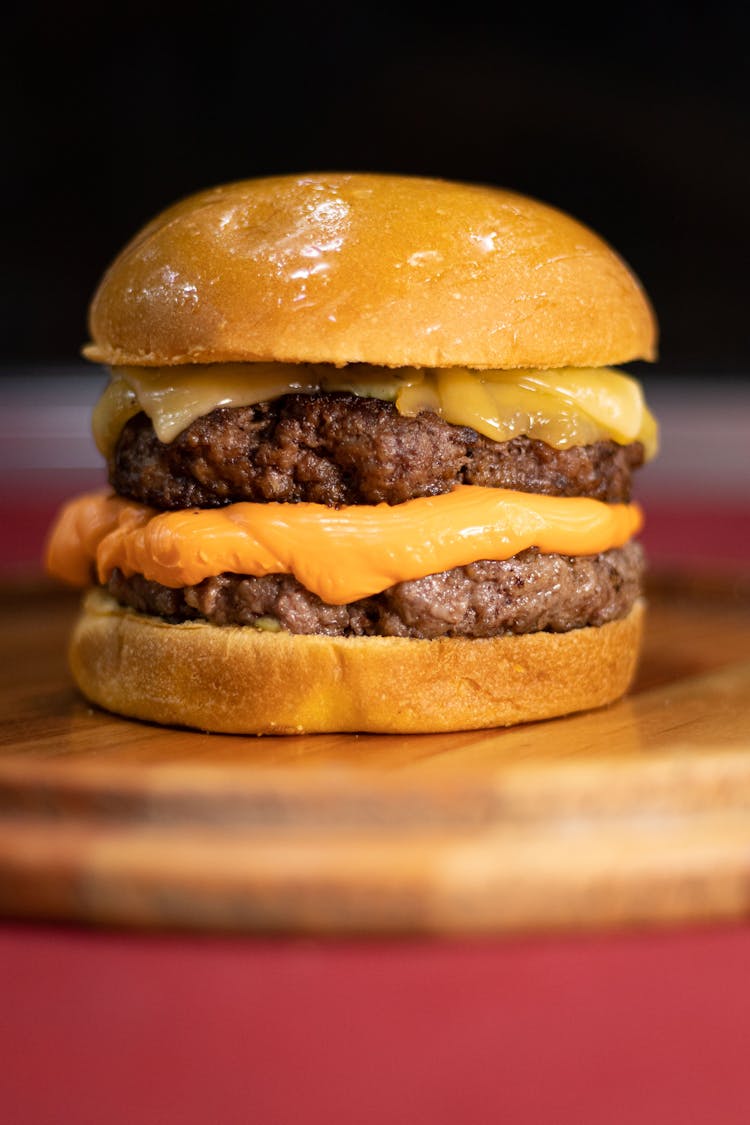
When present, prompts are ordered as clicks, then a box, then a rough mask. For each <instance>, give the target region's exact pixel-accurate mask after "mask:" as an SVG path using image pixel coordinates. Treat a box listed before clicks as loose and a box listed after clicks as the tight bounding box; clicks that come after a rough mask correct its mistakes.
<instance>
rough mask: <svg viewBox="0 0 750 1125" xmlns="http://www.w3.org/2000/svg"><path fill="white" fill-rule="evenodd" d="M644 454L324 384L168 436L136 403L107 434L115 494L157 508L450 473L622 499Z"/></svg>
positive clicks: (346, 494) (390, 486)
mask: <svg viewBox="0 0 750 1125" xmlns="http://www.w3.org/2000/svg"><path fill="white" fill-rule="evenodd" d="M643 456H644V451H643V446H642V445H641V444H640V442H633V443H632V444H630V445H625V446H623V445H618V444H617V443H616V442H614V441H600V442H596V443H594V444H593V445H588V446H573V447H571V448H569V449H555V448H553V447H552V446H549V445H547V444H546V443H544V442H542V441H538V440H534V439H531V438H528V437H515V438H513V439H511V440H510V441H506V442H495V441H493V440H492V439H491V438H488V437H485V436H483V435H482V434H478V433H477V432H476V431H475V430H473V429H471V428H470V427H467V426H456V425H453V424H451V423H449V422H445V421H443V420H442V419H441V418H439V417H438V416H437V415H436V414H433V413H430V412H423V413H421V414H418V415H416V416H415V417H405V416H403V415H401V414H399V413H398V411H397V409H396V407H395V406H394V404H393V403H389V402H384V401H382V400H380V399H375V398H361V397H357V396H356V395H352V394H348V393H346V392H335V393H329V394H314V395H304V394H297V395H285V396H283V397H282V398H279V399H275V400H273V401H271V402H263V403H258V404H256V405H255V406H246V407H232V408H229V407H224V408H219V409H217V410H214V411H212V412H211V413H210V414H207V415H205V416H203V417H202V418H198V419H196V421H195V422H193V423H191V425H189V426H188V427H187V428H186V429H185V430H183V432H182V433H181V434H179V435H178V437H177V438H175V439H174V441H172V442H170V443H169V444H165V443H163V442H160V441H159V439H158V438H157V437H156V435H155V433H154V430H153V426H152V425H151V422H150V420H149V419H148V417H147V416H146V415H145V414H143V413H141V414H138V415H136V416H135V417H134V418H131V419H130V421H129V422H128V423H127V424H126V425H125V427H124V429H123V431H122V433H121V435H120V437H119V439H118V442H117V446H116V449H115V453H114V455H113V458H112V461H111V463H110V482H111V484H112V486H113V488H114V489H115V491H116V492H117V493H119V494H120V495H121V496H126V497H128V498H130V499H132V500H136V501H139V502H140V503H144V504H148V505H149V506H152V507H156V508H161V509H179V508H191V507H202V508H212V507H221V506H223V505H226V504H231V503H234V502H237V501H255V502H269V501H276V502H282V503H295V502H300V501H307V502H312V503H319V504H326V505H329V506H334V507H337V506H341V505H343V504H378V503H387V504H399V503H403V502H404V501H406V500H409V499H412V498H416V497H419V496H435V495H438V494H440V493H445V492H449V491H450V490H451V489H452V488H454V487H455V486H456V485H457V484H476V485H483V486H485V487H495V488H510V489H516V490H518V491H521V492H535V493H542V494H545V495H550V496H588V497H592V498H593V499H596V500H602V501H605V502H608V503H614V502H617V503H626V502H627V501H628V500H629V499H630V479H631V474H632V472H633V470H634V469H637V468H638V467H639V466H640V465H641V464H642V463H643Z"/></svg>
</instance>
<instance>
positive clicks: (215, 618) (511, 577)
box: [108, 542, 643, 639]
mask: <svg viewBox="0 0 750 1125" xmlns="http://www.w3.org/2000/svg"><path fill="white" fill-rule="evenodd" d="M642 571H643V555H642V551H641V547H640V545H639V544H638V543H636V542H630V543H627V544H626V545H625V546H624V547H620V548H614V549H612V550H610V551H604V552H602V553H601V554H598V555H591V556H583V555H581V556H567V555H555V554H542V553H540V552H539V551H537V550H536V549H535V548H532V549H530V550H527V551H523V552H521V553H520V554H518V555H515V556H514V557H513V558H510V559H507V560H505V561H487V560H485V561H481V562H476V563H472V564H470V565H469V566H463V567H456V568H454V569H451V570H446V571H442V572H441V573H439V574H432V575H428V576H427V577H426V578H419V579H414V580H412V581H408V582H399V583H397V584H396V585H395V586H392V587H391V588H390V589H388V590H385V591H384V592H383V593H382V594H378V595H376V596H373V597H369V598H363V599H361V600H360V601H356V602H351V603H349V604H347V605H343V606H334V605H328V604H327V603H325V602H323V601H321V599H320V598H319V597H318V596H317V595H316V594H313V593H311V592H310V591H309V590H306V589H305V588H304V586H302V585H301V584H300V583H299V582H298V581H297V579H295V578H294V577H293V576H291V575H287V574H283V575H282V574H273V575H266V576H265V577H262V578H254V577H249V576H243V575H236V574H221V575H219V576H218V577H216V578H207V579H205V580H204V581H203V582H201V583H199V584H198V585H196V586H187V587H183V588H180V589H171V588H169V587H166V586H162V585H160V584H159V583H157V582H151V581H148V580H147V579H145V578H143V577H142V576H141V575H133V576H132V577H130V578H126V577H125V576H124V575H123V574H122V573H121V572H120V571H119V570H115V571H114V572H113V573H112V575H111V577H110V579H109V582H108V590H109V592H110V593H111V594H112V596H113V597H114V598H115V599H116V601H118V602H119V603H120V604H121V605H124V606H128V607H130V608H132V609H134V610H136V611H137V612H139V613H144V614H149V615H152V616H157V617H162V618H163V619H165V620H167V621H169V622H172V623H177V622H182V621H200V620H203V621H208V622H210V623H211V624H214V625H217V626H222V625H244V626H256V627H258V628H271V629H283V630H285V631H287V632H291V633H299V634H302V633H306V634H311V633H318V634H324V635H328V636H392V637H412V638H427V639H432V638H436V637H475V638H479V637H495V636H502V635H504V634H511V633H514V634H519V633H533V632H540V631H549V632H568V631H569V630H571V629H577V628H583V627H585V626H589V625H593V626H598V625H604V624H606V623H607V622H609V621H614V620H616V619H618V618H621V617H625V616H626V615H627V614H628V613H629V611H630V609H631V608H632V606H633V604H634V602H635V601H636V599H637V598H638V596H639V594H640V588H641V575H642Z"/></svg>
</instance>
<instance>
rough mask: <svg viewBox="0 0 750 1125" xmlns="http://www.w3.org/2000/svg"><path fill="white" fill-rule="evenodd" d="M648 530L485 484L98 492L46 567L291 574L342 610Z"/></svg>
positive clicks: (599, 508)
mask: <svg viewBox="0 0 750 1125" xmlns="http://www.w3.org/2000/svg"><path fill="white" fill-rule="evenodd" d="M640 525H641V513H640V509H639V508H638V507H637V505H635V504H604V503H602V502H601V501H599V500H591V499H588V498H584V497H574V498H572V499H569V498H563V497H558V496H539V495H536V494H531V493H525V492H515V491H511V490H508V489H502V488H482V487H479V486H476V485H462V486H460V487H458V488H456V489H455V490H454V491H453V492H449V493H446V494H445V495H441V496H430V497H422V498H420V499H416V500H408V501H406V502H405V503H404V504H397V505H394V506H393V507H391V506H389V505H387V504H375V505H368V504H358V505H353V506H351V507H345V508H327V507H325V506H324V505H321V504H308V503H303V504H275V503H271V504H251V503H237V504H230V505H228V506H227V507H226V508H218V509H197V508H194V509H188V510H185V511H176V512H156V511H155V510H154V509H153V508H147V507H145V506H144V505H142V504H136V503H133V502H132V501H128V500H123V499H122V498H121V497H117V496H111V495H106V494H104V493H92V494H88V495H84V496H80V497H78V498H77V499H75V500H72V501H71V502H70V503H69V504H67V505H66V507H65V508H64V509H63V511H62V512H61V514H60V516H59V517H58V520H57V523H56V525H55V528H54V530H53V532H52V536H51V539H50V543H49V548H48V552H47V566H48V569H49V571H50V573H51V574H53V575H54V576H55V577H57V578H62V579H63V580H65V581H68V582H71V583H72V584H74V585H81V586H83V585H86V583H87V582H88V581H89V575H90V570H91V567H92V564H93V565H94V566H95V567H96V570H97V573H98V577H99V580H100V582H106V580H107V578H108V577H109V575H110V574H111V573H112V571H113V569H114V568H115V567H118V568H119V569H120V570H121V571H122V572H123V573H124V574H125V575H132V574H142V575H144V576H145V577H146V578H148V579H151V580H152V581H155V582H160V583H162V585H164V586H170V587H175V588H176V587H180V586H190V585H194V584H196V583H198V582H202V581H203V579H205V578H209V577H212V576H214V575H218V574H222V573H225V572H231V573H234V574H252V575H257V576H262V575H265V574H293V575H294V576H295V577H296V578H297V579H298V580H299V581H300V582H301V583H302V585H303V586H305V587H306V588H307V589H308V590H312V591H313V592H314V593H316V594H318V596H319V597H321V598H322V599H323V601H325V602H328V603H329V604H331V605H341V604H344V603H346V602H352V601H356V600H357V599H358V598H364V597H368V596H369V595H371V594H377V593H380V592H381V591H383V590H385V589H387V588H388V587H390V586H393V585H395V584H396V583H397V582H403V581H407V580H409V579H414V578H422V577H424V576H426V575H428V574H436V573H438V572H440V571H443V570H449V569H450V568H452V567H457V566H467V565H468V564H469V563H472V562H476V561H478V560H479V559H507V558H510V557H511V556H512V555H516V554H518V553H519V551H523V550H525V549H526V548H528V547H538V548H539V550H541V551H543V552H546V553H559V554H566V555H587V554H596V553H598V552H600V551H606V550H609V549H610V548H612V547H620V546H622V545H623V544H624V543H626V542H627V540H628V539H630V538H631V537H632V536H633V535H635V534H636V532H637V531H638V530H639V528H640Z"/></svg>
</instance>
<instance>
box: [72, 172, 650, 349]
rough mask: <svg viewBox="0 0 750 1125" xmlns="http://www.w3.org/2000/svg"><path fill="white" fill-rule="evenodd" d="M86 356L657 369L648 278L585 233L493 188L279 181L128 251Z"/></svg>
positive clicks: (177, 209) (225, 198)
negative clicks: (639, 365) (642, 280)
mask: <svg viewBox="0 0 750 1125" xmlns="http://www.w3.org/2000/svg"><path fill="white" fill-rule="evenodd" d="M90 333H91V339H92V342H91V343H90V344H89V345H88V346H87V348H86V349H85V354H86V355H87V357H88V358H89V359H92V360H95V361H97V362H102V363H107V364H112V365H142V366H169V365H173V364H184V363H216V362H232V361H280V362H313V363H332V364H336V365H343V364H348V363H370V364H375V365H381V366H386V367H400V366H428V367H446V366H453V365H456V366H464V367H474V368H496V367H497V368H524V367H532V368H534V367H537V368H557V367H599V366H605V365H611V364H619V363H625V362H628V361H631V360H635V359H652V358H653V357H654V354H655V350H656V324H655V319H654V316H653V313H652V310H651V306H650V304H649V302H648V299H647V298H646V296H645V294H644V292H643V290H642V288H641V286H640V284H639V283H638V281H637V279H636V278H635V277H634V275H633V274H632V273H631V271H630V270H629V269H628V267H627V266H626V265H625V263H624V262H623V261H622V259H621V258H620V257H618V255H617V254H616V253H615V252H614V251H613V250H612V249H611V248H610V247H609V246H608V245H607V244H606V243H605V242H604V241H603V240H602V239H601V238H599V237H598V236H597V235H595V234H594V233H593V232H592V231H590V230H589V229H588V228H587V227H585V226H583V225H582V224H581V223H579V222H577V221H575V220H574V219H572V218H570V217H568V216H567V215H565V214H563V213H562V212H560V211H557V210H556V209H554V208H553V207H549V206H547V205H545V204H542V203H539V202H537V201H535V200H532V199H529V198H527V197H525V196H522V195H518V194H515V193H512V192H509V191H504V190H501V189H498V188H493V187H486V186H480V185H472V184H459V183H451V182H447V181H443V180H430V179H422V178H417V177H407V176H386V175H370V174H363V173H356V174H328V175H326V174H315V175H307V176H280V177H269V178H265V179H258V180H248V181H243V182H240V183H234V184H229V185H226V186H222V187H217V188H214V189H211V190H208V191H205V192H202V193H200V194H198V195H194V196H192V197H190V198H188V199H186V200H183V201H182V202H180V203H178V204H176V205H175V206H173V207H171V208H169V209H167V210H166V211H164V212H163V213H162V214H161V215H159V216H158V217H157V218H156V219H154V220H153V221H152V222H151V223H149V224H148V225H147V226H146V227H145V228H144V229H143V230H142V231H141V232H140V233H139V234H138V235H137V236H136V237H135V238H134V239H133V240H132V241H131V242H130V244H129V245H128V246H126V247H125V249H124V250H123V251H122V253H121V254H120V255H119V256H118V257H117V258H116V260H115V261H114V263H113V264H112V265H111V267H110V268H109V270H108V271H107V273H106V274H105V276H104V278H103V280H102V283H101V285H100V287H99V289H98V291H97V293H96V295H95V298H94V301H93V303H92V307H91V313H90Z"/></svg>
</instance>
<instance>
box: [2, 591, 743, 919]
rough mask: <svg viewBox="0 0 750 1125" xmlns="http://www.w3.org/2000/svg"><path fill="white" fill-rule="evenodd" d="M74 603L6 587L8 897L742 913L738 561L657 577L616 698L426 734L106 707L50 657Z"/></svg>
mask: <svg viewBox="0 0 750 1125" xmlns="http://www.w3.org/2000/svg"><path fill="white" fill-rule="evenodd" d="M76 606H77V599H76V598H74V597H71V596H70V595H68V594H66V593H62V592H60V591H57V590H54V589H52V588H50V587H47V586H39V587H35V588H33V589H25V590H23V589H20V588H6V589H5V590H4V591H0V607H1V609H2V619H3V628H2V683H1V684H0V708H1V711H2V717H3V722H2V727H0V913H2V914H4V915H5V916H10V917H16V918H46V919H67V920H77V921H86V922H93V923H99V924H114V925H123V926H146V927H161V926H163V927H185V928H193V929H210V930H230V931H232V930H233V931H244V932H286V933H318V934H322V933H329V934H342V933H348V934H353V933H354V934H356V933H360V934H368V933H423V934H424V933H435V934H482V933H494V934H497V933H507V932H529V931H539V930H551V929H574V928H584V927H586V928H591V927H603V926H626V925H646V924H648V925H658V924H669V923H677V922H685V921H699V920H700V921H711V920H718V919H726V918H737V917H740V916H743V915H747V914H748V913H750V584H748V582H747V581H743V580H737V581H735V582H734V583H731V582H728V581H717V582H715V583H703V584H702V585H701V584H691V583H690V582H686V581H684V580H680V581H679V582H675V581H672V582H670V581H668V580H666V579H664V580H663V581H661V582H660V583H659V584H658V585H657V586H656V587H655V588H654V589H653V590H652V591H651V593H650V609H649V622H648V633H647V643H646V649H645V653H644V657H643V660H642V664H641V668H640V672H639V676H638V680H637V683H636V685H635V688H634V690H633V692H632V694H631V695H630V696H629V697H628V698H627V699H625V700H622V701H621V702H619V703H617V704H615V705H614V706H612V707H609V708H606V709H604V710H600V711H595V712H591V713H587V714H582V715H576V716H571V717H568V718H563V719H557V720H554V721H551V722H544V723H535V724H529V725H526V726H521V727H516V728H512V729H508V730H488V731H473V732H465V733H460V734H442V735H410V736H398V735H391V736H376V735H359V736H353V735H338V736H333V735H315V736H305V737H301V736H300V737H277V738H273V737H266V738H243V737H238V736H223V735H205V734H199V733H194V732H189V731H181V730H167V729H162V728H158V727H155V726H150V725H147V724H143V723H138V722H130V721H126V720H124V719H119V718H116V717H113V716H111V715H107V714H105V713H103V712H100V711H96V710H94V709H92V708H90V707H89V706H88V705H87V704H86V703H85V702H84V701H83V700H82V699H81V698H79V697H78V695H77V694H76V692H75V690H74V689H73V687H72V685H71V683H70V680H69V678H68V674H67V671H66V667H65V659H64V652H65V645H66V637H67V633H68V630H69V628H70V624H71V622H72V619H73V617H74V616H75V613H76ZM397 690H398V685H397V684H394V692H395V691H397Z"/></svg>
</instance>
